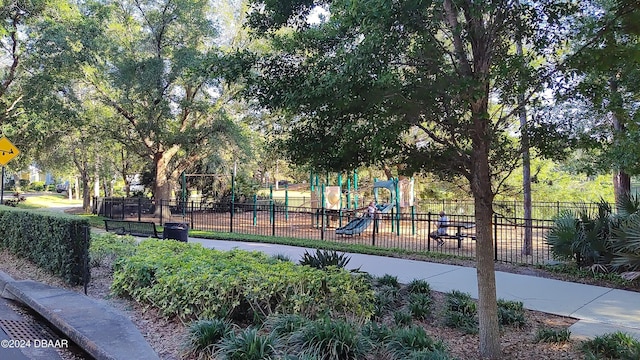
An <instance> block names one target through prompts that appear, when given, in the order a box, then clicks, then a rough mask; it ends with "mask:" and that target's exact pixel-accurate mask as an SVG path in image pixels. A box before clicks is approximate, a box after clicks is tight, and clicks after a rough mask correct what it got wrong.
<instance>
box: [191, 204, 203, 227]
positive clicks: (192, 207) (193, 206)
mask: <svg viewBox="0 0 640 360" xmlns="http://www.w3.org/2000/svg"><path fill="white" fill-rule="evenodd" d="M194 208H195V205H194V201H193V200H191V212H190V213H189V217H190V218H191V224H189V227H190V228H192V229H191V230H196V229H193V227H194V226H193V224H194V222H193V209H194ZM200 211H202V207H201V208H200Z"/></svg>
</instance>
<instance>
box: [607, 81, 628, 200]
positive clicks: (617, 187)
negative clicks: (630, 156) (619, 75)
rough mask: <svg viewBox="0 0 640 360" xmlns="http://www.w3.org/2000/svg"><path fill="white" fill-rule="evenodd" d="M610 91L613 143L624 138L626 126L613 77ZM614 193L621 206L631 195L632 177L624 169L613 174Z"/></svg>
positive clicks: (610, 82) (618, 169)
mask: <svg viewBox="0 0 640 360" xmlns="http://www.w3.org/2000/svg"><path fill="white" fill-rule="evenodd" d="M609 89H610V90H611V97H612V101H611V102H612V103H613V104H614V105H613V109H612V111H611V126H612V128H613V141H616V139H617V138H618V137H620V136H624V133H625V131H626V126H625V124H624V121H623V119H621V117H622V116H620V113H619V112H621V110H620V109H621V108H622V98H621V96H620V94H619V92H618V81H617V80H616V78H615V77H613V78H612V79H611V80H610V81H609ZM613 192H614V195H615V199H616V205H617V204H620V200H622V199H623V198H625V197H628V196H629V194H630V193H631V177H630V176H629V174H627V173H626V172H625V170H624V169H622V168H620V166H618V167H617V168H615V169H614V173H613Z"/></svg>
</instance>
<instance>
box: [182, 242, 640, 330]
mask: <svg viewBox="0 0 640 360" xmlns="http://www.w3.org/2000/svg"><path fill="white" fill-rule="evenodd" d="M189 242H192V243H200V244H202V245H203V246H205V247H208V248H215V249H218V250H231V249H234V248H237V249H242V250H254V251H261V252H264V253H266V254H269V255H276V254H281V255H286V256H287V257H289V258H290V259H292V260H293V261H297V260H299V259H300V258H301V257H302V254H304V252H305V251H307V250H309V251H315V249H305V248H300V247H294V246H286V245H276V244H263V243H250V242H239V241H222V240H204V239H197V238H189ZM348 255H349V256H350V257H351V261H350V262H349V265H348V267H349V268H350V269H355V268H360V269H361V270H362V271H366V272H368V273H370V274H372V275H375V276H382V275H385V274H390V275H394V276H397V277H398V280H399V281H400V282H402V283H408V282H410V281H412V280H414V279H424V280H426V281H428V282H429V284H430V285H431V288H432V289H433V290H435V291H438V292H449V291H451V290H459V291H463V292H467V293H470V294H471V296H473V297H474V298H476V299H477V298H478V283H477V277H476V269H475V268H469V267H463V266H456V265H444V264H437V263H429V262H424V261H414V260H404V259H396V258H390V257H384V256H375V255H363V254H348ZM496 291H497V296H498V298H499V299H504V300H514V301H521V302H522V303H523V304H524V307H525V308H526V309H529V310H536V311H542V312H545V313H549V314H554V315H560V316H567V317H572V318H576V319H578V320H579V321H578V322H577V323H576V324H574V325H573V326H571V327H570V329H569V330H570V331H571V336H572V338H574V339H585V338H593V337H595V336H600V335H604V334H607V333H612V332H615V331H623V332H626V333H628V334H629V335H632V336H634V337H635V338H636V339H639V340H640V293H637V292H633V291H625V290H617V289H610V288H605V287H600V286H593V285H585V284H577V283H572V282H566V281H559V280H554V279H546V278H541V277H536V276H527V275H518V274H511V273H506V272H496Z"/></svg>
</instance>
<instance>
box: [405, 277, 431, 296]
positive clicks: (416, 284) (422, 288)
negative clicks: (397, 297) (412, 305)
mask: <svg viewBox="0 0 640 360" xmlns="http://www.w3.org/2000/svg"><path fill="white" fill-rule="evenodd" d="M407 290H408V291H409V292H410V293H412V294H425V295H429V294H431V286H430V285H429V283H428V282H427V281H426V280H421V279H415V280H413V281H411V282H410V283H409V285H407Z"/></svg>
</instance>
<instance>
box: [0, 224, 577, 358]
mask: <svg viewBox="0 0 640 360" xmlns="http://www.w3.org/2000/svg"><path fill="white" fill-rule="evenodd" d="M103 236H106V237H110V236H111V235H102V234H93V235H92V240H96V239H99V238H101V237H103ZM92 242H93V241H92ZM95 243H96V244H97V243H98V242H95ZM93 248H94V246H93V244H92V249H93ZM114 248H117V247H115V246H114ZM117 252H118V251H117V250H116V251H114V254H116V253H117ZM110 258H118V256H110ZM275 258H279V257H277V256H276V257H275ZM106 259H107V258H105V261H103V262H101V263H100V264H96V265H97V267H94V268H93V269H92V274H93V276H92V281H91V283H90V284H89V290H88V295H89V296H90V297H93V298H95V299H97V300H99V301H105V302H108V303H109V304H110V305H111V306H113V307H115V308H117V309H118V310H119V311H122V312H124V313H125V314H127V316H129V317H130V318H131V319H132V320H133V321H134V323H135V324H136V325H137V326H138V328H139V329H140V331H141V332H142V334H143V335H144V336H145V338H146V339H147V341H148V342H149V344H150V345H151V346H152V347H153V349H154V350H155V351H156V352H157V353H158V355H159V357H160V359H163V360H180V359H185V360H187V359H188V360H193V359H197V358H201V359H207V358H216V359H220V358H222V355H221V353H219V352H217V353H216V355H215V356H214V355H213V354H214V351H216V350H217V347H218V344H219V342H220V340H212V339H220V338H221V337H220V336H217V335H215V333H216V331H215V330H213V329H211V330H206V329H203V327H204V328H206V326H203V324H202V323H218V324H222V325H221V326H223V327H224V328H226V329H230V330H231V331H233V333H234V334H235V335H240V334H241V332H243V331H244V329H246V328H249V327H253V328H255V329H257V333H258V334H259V335H269V334H271V333H275V334H276V335H277V336H276V339H275V341H274V342H273V346H274V348H275V349H276V351H277V355H276V356H275V357H274V358H276V359H317V357H314V356H313V355H312V354H309V353H305V354H303V353H301V352H300V351H301V350H300V349H298V348H295V347H292V345H291V343H290V342H289V338H290V337H291V336H292V334H293V333H295V332H297V331H299V330H300V329H301V328H302V327H304V326H306V325H307V324H309V322H311V321H314V320H313V319H309V318H307V317H305V316H302V315H299V314H283V313H281V314H272V315H271V316H268V317H266V319H256V321H255V322H247V321H245V322H237V321H235V322H234V321H230V320H229V319H218V320H216V319H197V320H194V321H193V322H189V321H186V322H183V321H181V320H179V319H178V318H177V317H166V316H164V315H162V313H161V312H160V311H159V310H158V309H157V308H155V307H154V306H152V305H150V304H148V303H138V302H137V301H134V300H132V299H130V298H128V297H124V298H123V297H115V296H113V294H110V290H109V287H110V285H111V284H112V282H113V263H109V261H108V260H106ZM298 260H299V259H290V262H292V263H297V261H298ZM269 261H276V259H274V258H269ZM116 262H117V261H116ZM296 266H298V265H296ZM0 270H2V271H5V272H7V273H9V274H11V275H12V276H13V277H14V278H15V279H27V278H28V279H33V280H36V281H41V282H45V283H48V284H51V285H53V286H60V287H66V288H68V289H70V290H73V291H77V292H83V289H82V287H69V286H68V285H67V284H65V283H64V281H61V280H59V279H57V278H55V277H52V276H51V275H49V274H48V273H47V272H46V271H42V270H41V269H38V268H37V267H35V266H34V265H33V264H30V263H29V262H28V261H24V260H21V259H18V258H15V257H13V256H11V254H10V253H8V252H0ZM366 278H367V279H368V280H369V281H370V282H371V284H372V285H371V287H372V290H373V291H374V292H375V294H376V297H377V296H378V294H379V293H380V291H381V290H389V291H390V292H392V293H393V294H394V295H393V302H391V303H390V304H388V305H387V306H386V307H385V308H384V309H382V311H381V312H380V314H379V316H374V317H372V318H371V319H370V320H369V321H362V320H358V321H354V320H355V319H354V318H353V317H346V316H342V317H341V316H335V317H333V319H335V320H338V319H341V320H343V321H345V322H348V323H350V324H351V325H350V326H353V327H354V328H355V329H358V331H359V335H362V336H363V337H364V339H369V340H371V342H372V347H371V348H370V350H369V352H368V353H367V357H365V358H364V360H368V359H381V360H386V359H394V357H393V355H392V353H391V350H392V349H393V348H392V347H390V346H389V345H388V342H389V341H390V339H392V338H393V337H394V333H395V332H397V331H399V330H400V329H405V328H410V327H420V328H423V329H424V331H425V333H426V334H427V335H428V336H429V337H430V338H431V339H432V340H434V341H436V342H438V341H439V342H442V344H444V345H446V349H447V352H446V354H441V353H439V352H438V351H431V350H425V349H422V350H416V349H414V350H411V351H410V355H408V356H409V357H401V358H417V359H424V358H436V359H438V358H443V359H446V358H453V359H461V360H463V359H479V354H478V351H477V342H478V337H477V335H473V334H466V333H465V332H464V331H462V330H460V329H458V328H451V327H448V326H446V325H445V324H444V309H446V294H444V293H440V292H437V291H431V289H430V287H429V286H428V283H427V282H426V281H424V280H416V281H412V282H410V283H409V284H406V285H404V284H399V286H398V287H389V286H386V285H382V284H379V282H378V280H377V279H379V278H376V277H366ZM380 278H388V279H389V280H391V278H392V277H391V276H383V277H380ZM391 281H393V280H391ZM383 282H385V280H383ZM427 288H429V289H428V291H427ZM391 289H392V290H391ZM412 293H428V294H429V295H430V297H431V298H432V300H433V302H432V304H431V308H430V314H429V315H428V316H427V317H426V318H425V319H419V318H415V317H412V319H411V321H410V323H409V324H408V325H402V326H399V325H396V324H395V323H394V318H393V317H394V312H396V311H397V310H399V309H400V310H401V309H404V310H407V309H408V304H409V297H410V294H412ZM336 315H337V314H336ZM316 319H317V318H316ZM525 320H526V323H525V324H524V325H523V326H509V325H505V326H503V327H502V330H501V337H502V343H503V345H504V358H505V359H519V360H533V359H536V360H537V359H576V360H577V359H584V358H585V353H584V352H583V350H582V349H581V347H580V346H581V343H580V342H578V341H576V340H572V339H570V338H569V336H568V335H570V334H568V331H567V327H568V326H569V325H571V324H572V323H573V322H574V321H575V320H572V319H569V318H564V317H558V316H553V315H550V314H544V313H539V312H533V311H527V310H525ZM201 322H202V323H201ZM224 324H226V325H224ZM191 325H193V327H196V328H200V330H198V331H197V332H196V334H194V335H195V339H199V338H201V337H202V341H200V342H197V341H195V339H194V337H191V339H190V329H191V328H192V326H191ZM542 332H546V333H547V335H546V336H548V337H549V339H545V340H543V339H540V338H538V333H542ZM549 332H552V333H554V334H557V335H558V336H557V339H555V340H553V339H551V337H550V336H549V335H548V333H549ZM219 333H225V334H226V332H225V330H222V331H219ZM199 334H203V335H202V336H200V335H199ZM207 334H208V335H207ZM274 336H275V335H274ZM245 337H246V336H245ZM261 339H262V338H261ZM194 341H195V342H194ZM190 343H191V344H199V345H197V346H194V345H189V344H190ZM252 343H253V344H255V345H259V344H264V343H265V342H263V341H256V342H252ZM198 346H200V348H199V349H198V350H195V351H189V350H188V349H189V348H192V347H195V348H197V347H198ZM398 354H399V353H398ZM405 354H406V353H405Z"/></svg>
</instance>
